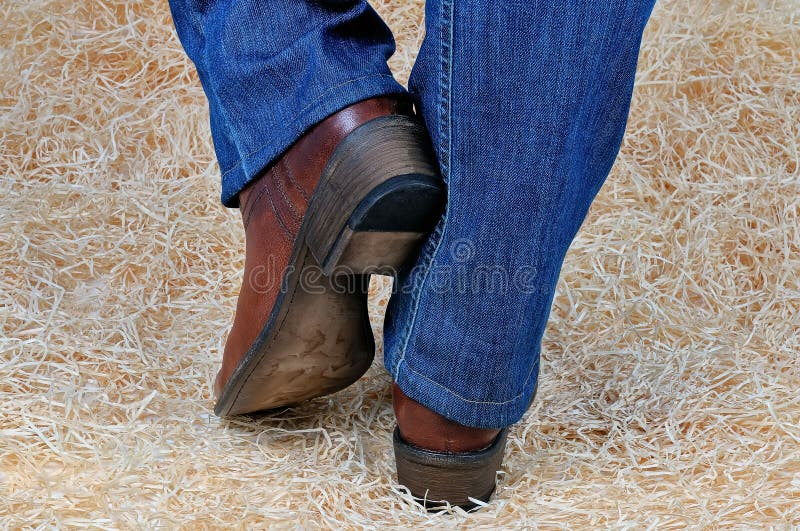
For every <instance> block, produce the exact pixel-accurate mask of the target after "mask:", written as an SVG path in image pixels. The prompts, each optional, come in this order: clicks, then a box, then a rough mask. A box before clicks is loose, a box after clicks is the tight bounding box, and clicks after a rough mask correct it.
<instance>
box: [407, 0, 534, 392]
mask: <svg viewBox="0 0 800 531" xmlns="http://www.w3.org/2000/svg"><path fill="white" fill-rule="evenodd" d="M442 11H443V12H445V13H444V14H445V15H446V16H447V17H448V25H447V30H448V31H447V33H446V34H445V35H442V39H441V43H442V49H441V55H440V60H441V68H442V74H441V77H440V91H441V94H440V96H441V100H440V104H441V106H442V108H441V109H440V112H439V123H438V124H437V127H438V129H439V135H438V136H439V142H440V143H441V144H440V152H441V154H442V156H441V161H440V164H441V169H442V178H443V179H444V180H445V182H446V183H447V184H448V186H447V204H448V206H449V205H450V194H451V189H452V188H453V187H452V186H449V181H450V171H451V166H452V157H451V146H452V135H453V129H452V85H453V34H454V31H455V15H454V11H455V9H454V0H443V1H442ZM442 33H443V34H444V33H445V32H444V31H442ZM448 213H449V209H445V212H444V215H443V216H442V222H441V230H438V231H435V232H434V234H432V236H431V237H433V238H436V239H437V241H436V247H435V248H434V249H433V251H432V252H430V253H429V254H428V255H427V256H425V257H424V258H425V272H424V273H423V277H422V282H421V283H420V286H419V289H417V290H415V291H414V292H413V300H412V301H411V305H412V307H413V310H412V311H411V317H410V318H409V320H408V323H407V324H406V326H405V327H404V330H403V333H404V335H405V338H404V340H403V346H402V347H401V350H400V352H399V359H398V360H397V362H396V363H395V366H394V368H393V369H392V376H393V377H394V379H395V381H397V380H399V377H400V369H401V366H402V365H403V363H405V365H406V368H407V369H408V370H409V371H411V372H412V373H413V374H416V375H417V376H419V377H421V378H424V379H425V380H427V381H429V382H431V383H432V384H434V385H436V386H437V387H439V388H441V389H442V390H444V391H445V392H447V393H449V394H451V395H452V396H454V397H456V398H457V399H459V400H461V401H463V402H465V403H468V404H484V405H497V406H502V405H506V404H510V403H512V402H516V401H518V400H519V398H520V397H522V396H523V395H524V394H525V388H526V387H527V385H528V382H530V380H531V377H532V376H533V374H534V372H535V371H534V369H535V368H536V366H537V365H538V362H536V363H534V364H533V365H532V366H531V370H530V371H529V373H528V376H527V377H526V378H525V381H524V382H523V384H522V386H521V388H522V390H521V391H520V392H519V393H518V394H517V395H516V396H514V397H512V398H510V399H509V400H506V401H504V402H495V401H480V400H470V399H468V398H464V397H462V396H461V395H459V394H458V393H456V392H455V391H453V390H451V389H449V388H448V387H446V386H444V385H442V384H441V383H439V382H437V381H435V380H433V379H431V378H429V377H427V376H425V375H424V374H422V373H419V372H417V371H415V370H414V369H413V367H411V365H410V364H409V363H408V361H407V360H406V351H407V349H408V342H409V340H410V339H411V336H412V335H413V332H414V327H415V326H416V324H417V315H418V312H419V303H420V299H421V293H422V291H423V289H424V287H425V283H426V282H427V281H428V277H429V274H430V270H431V265H432V263H433V261H434V260H435V259H436V256H437V255H438V253H439V249H440V248H441V244H442V240H444V235H445V232H446V230H447V221H448V219H449V218H448Z"/></svg>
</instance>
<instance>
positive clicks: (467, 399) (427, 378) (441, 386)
mask: <svg viewBox="0 0 800 531" xmlns="http://www.w3.org/2000/svg"><path fill="white" fill-rule="evenodd" d="M538 364H539V362H538V361H537V362H536V363H534V364H533V366H534V368H535V367H536V366H537V365H538ZM405 365H406V368H407V369H408V370H409V371H411V372H412V373H414V374H416V375H417V376H419V377H420V378H423V379H425V380H427V381H429V382H430V383H432V384H433V385H435V386H436V387H439V388H440V389H442V390H443V391H445V392H447V393H450V394H451V395H453V396H454V397H456V398H457V399H459V400H461V401H462V402H466V403H468V404H485V405H493V406H504V405H506V404H510V403H512V402H517V401H518V400H519V399H520V398H522V397H523V396H524V395H525V386H526V385H527V384H528V382H529V381H530V375H528V379H527V380H525V383H524V384H523V386H522V391H520V392H519V394H517V395H516V396H514V397H512V398H510V399H509V400H506V401H505V402H494V401H491V400H489V401H482V400H470V399H469V398H465V397H463V396H461V395H460V394H458V393H456V392H455V391H453V390H452V389H450V388H448V387H445V386H444V385H442V384H440V383H439V382H437V381H436V380H433V379H431V378H429V377H427V376H425V375H424V374H422V373H420V372H417V371H415V370H414V369H413V368H412V367H411V365H409V364H408V362H407V361H406V362H405ZM397 369H398V372H397V373H398V375H399V374H400V366H399V365H398V367H397ZM531 374H533V369H531Z"/></svg>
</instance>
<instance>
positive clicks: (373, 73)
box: [170, 0, 405, 207]
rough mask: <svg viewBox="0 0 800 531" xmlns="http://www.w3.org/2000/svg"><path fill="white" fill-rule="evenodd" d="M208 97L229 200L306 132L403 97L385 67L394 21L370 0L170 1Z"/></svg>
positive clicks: (391, 47) (232, 202) (226, 201)
mask: <svg viewBox="0 0 800 531" xmlns="http://www.w3.org/2000/svg"><path fill="white" fill-rule="evenodd" d="M170 8H171V10H172V17H173V20H174V22H175V27H176V29H177V31H178V36H179V38H180V40H181V43H182V44H183V46H184V48H185V49H186V52H187V53H188V55H189V57H190V58H191V59H192V61H193V62H194V64H195V66H196V67H197V72H198V73H199V75H200V81H201V82H202V84H203V89H204V90H205V93H206V96H207V97H208V103H209V110H210V115H211V132H212V136H213V139H214V148H215V150H216V153H217V159H218V161H219V165H220V170H221V172H222V202H223V203H224V204H225V205H226V206H229V207H236V206H238V193H239V191H240V190H241V189H242V188H244V186H245V185H246V184H247V183H248V182H249V181H250V180H251V179H252V178H253V177H255V176H256V175H258V174H259V173H260V172H261V171H262V170H263V169H264V168H265V167H267V166H268V165H269V164H270V163H271V162H272V161H273V160H275V159H276V158H277V157H278V156H279V155H281V153H282V152H283V151H285V150H286V149H287V148H288V147H289V146H290V145H291V144H292V143H293V142H294V141H295V140H297V139H298V138H299V137H300V136H301V135H302V134H303V133H304V132H305V131H306V130H308V129H309V128H310V127H311V126H313V125H314V124H316V123H318V122H319V121H321V120H322V119H324V118H326V117H327V116H329V115H331V114H333V113H334V112H336V111H338V110H340V109H342V108H344V107H346V106H348V105H350V104H353V103H356V102H358V101H360V100H363V99H367V98H370V97H373V96H377V95H382V94H402V93H405V89H404V88H403V87H402V86H401V85H399V84H398V83H397V82H396V81H395V79H394V77H392V74H391V72H390V71H389V68H388V66H387V64H386V60H387V59H388V58H389V57H390V56H391V55H392V53H394V46H395V45H394V39H393V37H392V34H391V32H390V31H389V28H387V26H386V25H385V24H384V23H383V21H381V19H380V18H379V17H378V15H377V14H376V13H375V12H374V11H373V10H372V8H370V7H369V4H368V3H367V2H366V0H348V1H345V2H343V1H342V0H313V1H312V0H294V1H289V0H271V1H264V0H239V1H236V2H224V1H220V0H170Z"/></svg>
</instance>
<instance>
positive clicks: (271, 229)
mask: <svg viewBox="0 0 800 531" xmlns="http://www.w3.org/2000/svg"><path fill="white" fill-rule="evenodd" d="M390 114H410V105H409V104H408V103H406V102H403V101H401V100H398V99H395V98H389V97H380V98H372V99H368V100H364V101H362V102H359V103H356V104H354V105H351V106H349V107H346V108H344V109H342V110H341V111H339V112H337V113H336V114H333V115H331V116H329V117H328V118H326V119H325V120H323V121H322V122H320V123H319V124H317V125H316V126H314V127H313V128H312V129H311V130H309V131H308V132H307V133H306V134H305V135H303V136H302V137H301V138H300V139H299V140H298V141H297V142H295V143H294V144H293V145H292V146H291V147H290V148H289V149H288V150H287V151H286V152H285V153H284V154H283V155H282V156H281V157H280V158H279V159H278V160H277V161H276V162H275V163H274V164H272V165H271V166H270V167H269V168H268V169H267V170H266V171H264V172H263V173H262V174H261V175H260V176H259V177H257V178H255V179H254V180H253V181H251V182H250V184H248V185H247V186H246V187H245V188H244V189H243V190H242V191H241V192H240V193H239V205H240V206H239V208H240V211H241V214H242V221H243V223H244V228H245V240H246V243H245V246H246V247H245V263H244V275H243V280H242V287H241V290H240V292H239V300H238V302H237V305H236V315H235V317H234V321H233V327H232V328H231V331H230V333H229V334H228V339H227V342H226V344H225V352H224V354H223V357H222V368H221V369H220V370H219V372H218V373H217V377H216V380H215V382H214V393H215V395H217V396H219V395H220V393H221V391H222V388H223V387H224V385H225V382H227V380H228V378H229V377H230V375H231V374H232V373H233V371H234V369H235V368H236V366H237V365H238V363H239V361H240V360H241V359H242V357H243V356H244V354H245V353H247V351H248V350H249V349H250V346H251V345H252V344H253V342H254V341H255V339H256V338H257V337H258V334H259V333H260V332H261V329H262V328H263V327H264V324H265V323H266V321H267V319H268V318H269V315H270V313H271V312H272V308H273V306H274V305H275V302H276V300H277V297H278V294H279V292H280V287H281V281H282V279H283V272H284V271H285V269H286V267H287V266H288V265H289V260H290V258H291V254H292V249H293V247H294V245H295V241H296V240H297V235H298V232H299V230H300V226H301V224H302V222H303V218H304V217H305V214H306V210H307V209H308V205H309V202H310V201H311V198H312V197H313V195H314V191H315V190H316V188H317V184H318V183H319V180H320V177H321V176H322V172H323V170H324V169H325V166H326V165H327V163H328V160H329V159H330V158H331V155H332V154H333V152H334V150H335V149H336V147H337V146H338V145H339V143H340V142H341V141H342V140H343V139H344V137H346V136H347V135H348V134H349V133H351V132H352V131H354V130H355V129H356V128H357V127H359V126H360V125H363V124H364V123H366V122H368V121H370V120H372V119H374V118H378V117H381V116H387V115H390Z"/></svg>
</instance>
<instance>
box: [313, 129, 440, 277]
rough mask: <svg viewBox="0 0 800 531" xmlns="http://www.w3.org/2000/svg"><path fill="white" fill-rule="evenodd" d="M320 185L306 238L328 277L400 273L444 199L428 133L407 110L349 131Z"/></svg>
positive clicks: (429, 227) (334, 154)
mask: <svg viewBox="0 0 800 531" xmlns="http://www.w3.org/2000/svg"><path fill="white" fill-rule="evenodd" d="M317 190H318V192H317V193H316V194H315V196H317V197H318V198H319V201H317V202H316V203H314V202H312V204H311V205H310V206H309V213H308V219H307V223H308V231H307V233H306V243H307V245H308V247H309V249H310V250H311V254H312V255H313V256H314V258H315V259H316V261H317V262H318V263H319V264H320V266H321V268H322V272H323V273H324V274H325V275H329V276H330V275H334V276H335V275H349V274H360V273H385V274H392V273H394V272H396V271H398V270H399V269H401V268H402V267H404V266H405V265H407V263H408V262H409V260H410V259H411V258H413V256H414V253H415V251H416V250H417V249H418V247H419V245H420V244H421V242H422V240H423V238H424V237H425V235H426V234H427V233H429V232H430V231H431V230H432V229H433V227H434V226H435V225H436V222H437V221H438V219H439V217H440V216H441V213H442V209H443V205H444V200H445V194H444V190H443V187H442V182H441V178H440V177H439V172H438V166H437V164H436V159H435V157H434V155H433V152H432V150H431V147H430V140H429V138H428V135H427V132H426V131H425V129H424V128H423V127H422V125H421V124H419V123H418V122H417V121H416V120H414V119H413V118H410V117H408V116H403V115H392V116H384V117H381V118H376V119H374V120H371V121H369V122H367V123H365V124H364V125H362V126H360V127H359V128H357V129H356V130H355V131H353V132H352V133H350V134H349V135H348V136H347V137H346V138H345V139H344V140H343V141H342V142H341V143H340V144H339V146H338V147H337V148H336V150H335V151H334V153H333V155H332V156H331V159H330V161H329V162H328V165H327V166H326V168H325V171H324V172H323V174H322V178H321V180H320V183H319V186H318V189H317Z"/></svg>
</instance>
